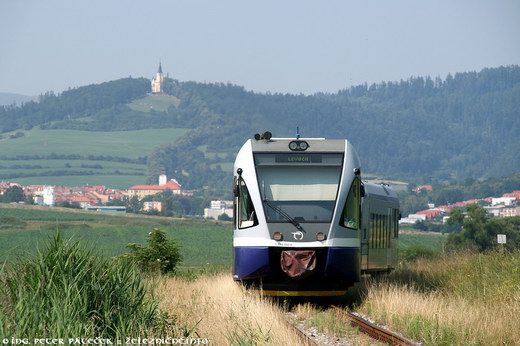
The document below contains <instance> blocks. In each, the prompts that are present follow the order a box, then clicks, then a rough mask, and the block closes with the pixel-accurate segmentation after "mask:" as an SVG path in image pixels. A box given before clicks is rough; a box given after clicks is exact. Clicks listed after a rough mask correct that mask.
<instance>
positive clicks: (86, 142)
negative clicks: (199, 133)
mask: <svg viewBox="0 0 520 346" xmlns="http://www.w3.org/2000/svg"><path fill="white" fill-rule="evenodd" d="M186 131H187V130H186V129H173V128H170V129H155V130H138V131H117V132H91V131H74V130H40V129H33V130H30V131H25V132H24V134H25V135H24V136H23V137H19V138H9V137H8V136H4V138H3V139H0V179H1V180H9V181H15V182H18V183H21V184H39V185H44V184H49V185H67V186H81V185H86V184H90V185H105V186H108V187H112V188H121V189H122V188H128V187H129V186H131V185H135V184H139V183H141V184H142V183H144V182H145V181H146V175H147V173H148V169H147V166H146V164H145V163H144V161H141V162H143V163H136V162H120V161H125V160H136V159H138V158H144V157H146V156H148V155H149V154H150V152H151V151H152V150H153V149H154V148H156V147H158V146H160V145H163V144H167V143H172V142H174V141H176V140H177V139H178V138H180V137H181V136H182V135H183V134H184V133H185V132H186ZM86 148H88V149H86ZM36 155H38V156H40V157H41V158H42V159H28V160H26V159H24V160H20V159H18V158H20V157H23V156H29V157H34V156H36ZM64 155H75V156H76V157H77V159H72V158H70V159H67V158H62V157H63V156H64ZM60 156H61V157H60ZM101 156H104V157H108V156H111V157H114V158H116V159H117V160H113V161H108V159H100V157H101Z"/></svg>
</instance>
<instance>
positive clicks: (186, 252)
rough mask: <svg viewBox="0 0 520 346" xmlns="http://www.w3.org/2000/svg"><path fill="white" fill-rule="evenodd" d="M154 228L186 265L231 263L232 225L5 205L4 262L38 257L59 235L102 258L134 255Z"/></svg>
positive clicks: (0, 240)
mask: <svg viewBox="0 0 520 346" xmlns="http://www.w3.org/2000/svg"><path fill="white" fill-rule="evenodd" d="M154 228H159V229H161V230H163V231H164V232H166V234H167V235H168V236H169V237H171V238H174V239H176V240H177V241H178V243H179V244H180V247H181V253H182V255H183V258H184V260H183V262H182V266H183V267H204V266H213V265H215V266H221V265H230V263H231V238H232V230H231V224H230V223H224V222H214V221H205V220H182V219H172V218H162V217H147V216H139V215H135V216H134V215H131V214H121V215H120V214H108V213H106V214H105V213H98V212H81V211H78V212H74V211H72V212H69V211H67V210H64V209H60V208H53V209H46V208H29V207H23V208H15V207H13V206H5V205H0V261H6V260H7V261H9V262H11V261H16V260H17V259H20V258H23V257H26V256H31V255H34V254H35V253H36V251H37V249H38V248H42V247H43V246H44V245H45V244H46V242H47V241H48V240H49V239H51V238H52V236H53V235H55V233H56V232H57V231H59V232H60V233H61V234H62V236H63V237H64V238H65V239H68V238H72V239H75V240H79V241H81V242H82V243H83V244H84V245H86V246H87V247H91V248H93V249H94V250H95V251H96V252H98V253H99V254H100V255H101V256H105V257H113V256H118V255H122V254H124V253H126V252H128V249H127V248H126V246H127V245H128V244H129V243H140V244H143V245H145V244H146V237H147V235H148V233H149V232H150V231H151V230H153V229H154Z"/></svg>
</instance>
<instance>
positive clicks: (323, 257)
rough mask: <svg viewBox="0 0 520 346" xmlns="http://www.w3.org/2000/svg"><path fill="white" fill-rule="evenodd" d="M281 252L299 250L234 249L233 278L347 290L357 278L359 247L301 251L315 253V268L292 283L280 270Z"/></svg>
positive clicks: (358, 277)
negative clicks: (309, 273) (336, 287)
mask: <svg viewBox="0 0 520 346" xmlns="http://www.w3.org/2000/svg"><path fill="white" fill-rule="evenodd" d="M284 250H302V248H279V247H274V248H269V247H235V248H234V266H233V278H234V279H235V280H244V281H251V282H254V281H261V282H262V284H263V285H264V286H265V285H268V286H272V287H278V286H280V287H281V286H283V287H289V289H290V287H295V288H296V287H298V289H302V288H303V289H305V288H306V287H309V288H311V287H312V288H316V289H319V288H320V287H329V286H330V287H333V286H341V287H348V286H351V285H353V284H354V283H355V282H358V281H359V279H360V267H359V265H360V257H359V248H345V247H331V248H311V249H309V248H305V249H304V250H314V251H316V268H315V269H314V272H313V273H312V274H311V275H309V276H308V277H306V278H304V279H301V280H295V279H293V278H290V277H288V276H287V275H286V274H285V273H284V272H283V271H282V269H281V264H280V256H281V253H282V251H284Z"/></svg>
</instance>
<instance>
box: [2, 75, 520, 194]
mask: <svg viewBox="0 0 520 346" xmlns="http://www.w3.org/2000/svg"><path fill="white" fill-rule="evenodd" d="M167 83H168V88H167V90H168V93H169V94H171V95H173V96H175V97H176V98H177V99H179V100H180V102H179V104H178V105H176V106H174V105H172V106H170V107H169V108H168V109H167V110H165V111H155V110H153V109H152V110H150V111H148V112H140V111H136V110H135V109H132V108H131V107H129V106H128V103H129V102H130V101H132V100H136V99H139V98H142V97H143V96H145V95H146V93H147V92H148V90H149V80H147V79H144V78H139V79H132V78H127V79H122V80H118V81H113V82H108V83H103V84H100V85H92V86H87V87H82V88H77V89H72V90H69V91H67V92H64V93H62V94H61V95H54V94H52V93H48V94H45V95H43V96H41V97H40V102H29V103H26V104H23V105H22V106H21V107H14V106H11V107H3V108H0V130H1V131H2V132H6V131H13V130H17V129H23V128H31V127H32V126H36V125H39V126H41V127H42V128H65V129H81V130H90V131H114V130H133V129H143V128H165V127H179V128H190V129H191V130H190V131H188V132H187V134H186V135H185V136H184V138H182V139H180V140H179V141H178V142H177V143H175V144H170V145H165V146H163V147H160V148H157V149H156V150H154V152H152V153H150V155H149V157H148V166H149V174H150V177H151V178H154V179H155V177H156V176H157V175H158V174H159V173H160V172H166V173H167V174H168V175H170V176H178V175H179V174H180V175H181V176H180V177H179V180H180V181H181V183H184V184H185V186H188V187H191V188H197V187H201V186H204V185H209V186H211V185H213V184H217V183H219V182H220V183H221V181H222V177H224V176H226V174H227V173H224V172H222V171H221V170H220V169H219V168H218V167H217V168H215V167H214V164H215V163H218V161H219V160H218V157H217V159H215V158H214V159H213V160H208V159H207V155H205V153H206V154H207V152H211V151H213V152H215V153H219V154H220V157H221V158H224V157H225V158H226V159H225V161H226V162H229V161H230V160H231V158H232V157H233V155H234V154H235V153H236V152H237V150H238V149H239V147H240V145H241V144H242V143H243V142H244V141H245V140H246V139H248V138H251V137H252V135H253V134H254V133H255V132H260V131H265V130H269V131H271V132H272V133H273V134H274V135H275V136H280V137H288V136H293V135H294V134H295V130H296V126H299V127H300V132H301V134H302V136H304V137H327V138H348V139H349V140H350V141H351V142H352V143H353V144H354V146H355V147H356V149H357V151H358V153H359V154H360V157H361V160H362V165H363V170H364V171H365V172H369V173H372V174H378V175H381V176H384V177H387V178H401V179H413V180H415V181H431V180H437V181H439V180H440V181H445V180H449V181H463V180H464V179H466V178H474V179H480V178H489V177H499V176H506V175H511V174H513V173H517V172H520V159H519V154H518V153H519V152H520V67H518V66H507V67H498V68H488V69H483V70H482V71H480V72H464V73H457V74H455V75H448V76H447V77H446V78H445V79H441V78H439V77H436V78H433V79H432V78H430V77H413V78H409V79H408V80H402V81H399V82H382V83H379V84H372V85H367V84H363V85H358V86H354V87H351V88H347V89H344V90H340V91H339V92H337V93H333V94H330V93H317V94H314V95H291V94H280V93H274V94H271V93H254V92H251V91H247V90H245V89H244V88H243V87H240V86H236V85H231V84H202V83H196V82H178V81H175V80H171V79H168V81H167ZM201 148H205V149H201ZM203 151H205V152H203ZM205 157H206V159H205ZM211 164H213V166H211ZM201 172H204V174H203V175H201V174H202V173H201ZM182 180H185V181H182Z"/></svg>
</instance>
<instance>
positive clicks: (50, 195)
mask: <svg viewBox="0 0 520 346" xmlns="http://www.w3.org/2000/svg"><path fill="white" fill-rule="evenodd" d="M54 204H56V196H55V194H54V187H53V186H45V187H44V188H43V205H48V206H50V207H54Z"/></svg>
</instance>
